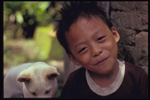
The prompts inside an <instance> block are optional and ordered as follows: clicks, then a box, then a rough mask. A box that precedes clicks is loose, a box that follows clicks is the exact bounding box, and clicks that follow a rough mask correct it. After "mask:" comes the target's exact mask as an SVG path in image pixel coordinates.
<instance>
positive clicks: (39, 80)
mask: <svg viewBox="0 0 150 100" xmlns="http://www.w3.org/2000/svg"><path fill="white" fill-rule="evenodd" d="M57 76H59V72H58V71H57V69H56V67H54V66H49V65H48V64H46V63H44V62H36V63H25V64H22V65H19V66H16V67H12V68H11V69H10V70H9V71H8V73H7V75H6V76H5V78H4V98H17V97H24V98H48V97H49V98H53V97H55V95H56V92H57V89H58V84H57V78H56V77H57Z"/></svg>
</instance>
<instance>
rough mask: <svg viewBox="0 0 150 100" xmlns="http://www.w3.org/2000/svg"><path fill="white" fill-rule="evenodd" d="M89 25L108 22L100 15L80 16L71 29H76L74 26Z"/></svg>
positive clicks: (103, 24)
mask: <svg viewBox="0 0 150 100" xmlns="http://www.w3.org/2000/svg"><path fill="white" fill-rule="evenodd" d="M87 25H90V26H94V27H97V26H99V25H102V26H107V24H106V23H105V22H104V21H103V20H102V19H101V18H100V17H98V16H94V15H91V16H90V17H86V16H79V17H78V18H77V20H76V21H75V22H74V23H73V24H72V25H71V26H70V28H69V31H74V28H75V27H76V28H80V29H81V28H82V27H84V28H85V27H86V26H87Z"/></svg>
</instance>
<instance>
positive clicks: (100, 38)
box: [97, 36, 105, 41]
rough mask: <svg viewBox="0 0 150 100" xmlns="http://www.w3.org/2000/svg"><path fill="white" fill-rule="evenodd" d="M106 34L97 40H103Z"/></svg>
mask: <svg viewBox="0 0 150 100" xmlns="http://www.w3.org/2000/svg"><path fill="white" fill-rule="evenodd" d="M104 37H105V36H102V37H99V38H98V39H97V40H98V41H101V40H102V39H103V38H104Z"/></svg>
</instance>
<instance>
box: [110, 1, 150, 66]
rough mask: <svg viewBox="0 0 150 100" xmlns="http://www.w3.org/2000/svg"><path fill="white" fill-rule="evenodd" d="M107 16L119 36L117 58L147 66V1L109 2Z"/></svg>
mask: <svg viewBox="0 0 150 100" xmlns="http://www.w3.org/2000/svg"><path fill="white" fill-rule="evenodd" d="M109 18H110V20H111V22H112V23H113V24H114V26H115V27H116V29H117V30H118V32H119V34H120V37H121V38H120V41H119V44H118V48H119V58H120V59H124V60H125V61H129V62H131V63H134V64H136V65H138V66H147V67H148V2H146V1H145V2H143V1H132V2H131V1H120V2H118V1H117V2H114V1H113V2H110V9H109Z"/></svg>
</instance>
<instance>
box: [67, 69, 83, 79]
mask: <svg viewBox="0 0 150 100" xmlns="http://www.w3.org/2000/svg"><path fill="white" fill-rule="evenodd" d="M84 75H85V68H83V67H81V68H79V69H77V70H75V71H73V72H72V73H71V74H70V77H69V78H75V77H78V76H80V78H81V77H82V76H84Z"/></svg>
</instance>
